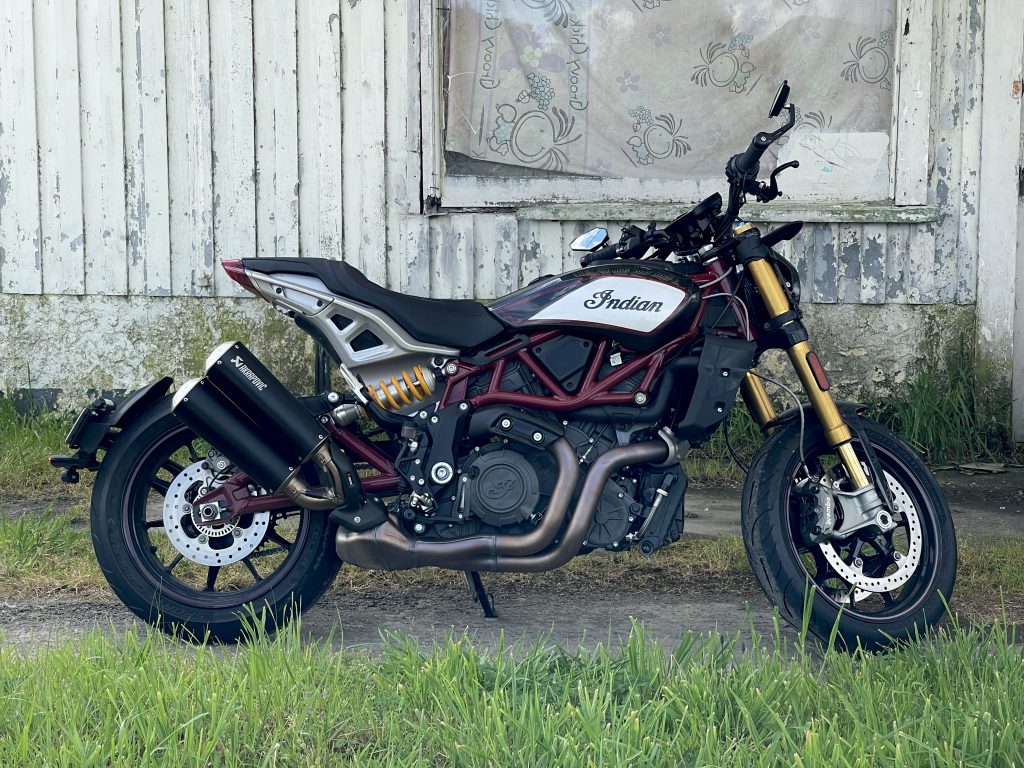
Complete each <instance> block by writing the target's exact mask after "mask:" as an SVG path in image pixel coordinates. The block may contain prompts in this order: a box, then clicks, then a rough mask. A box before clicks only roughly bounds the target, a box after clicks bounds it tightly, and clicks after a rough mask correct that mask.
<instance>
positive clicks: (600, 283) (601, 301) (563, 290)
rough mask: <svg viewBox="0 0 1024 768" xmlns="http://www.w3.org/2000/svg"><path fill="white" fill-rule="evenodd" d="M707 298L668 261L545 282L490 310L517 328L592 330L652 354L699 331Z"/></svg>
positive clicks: (619, 265)
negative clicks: (675, 340) (697, 326)
mask: <svg viewBox="0 0 1024 768" xmlns="http://www.w3.org/2000/svg"><path fill="white" fill-rule="evenodd" d="M700 303H701V296H700V291H699V290H698V288H697V285H696V284H695V283H694V282H693V280H691V279H690V278H689V277H687V276H685V275H682V274H679V273H678V272H676V271H675V270H673V269H672V266H671V265H669V264H665V263H663V262H661V263H658V264H657V265H648V264H644V263H642V262H613V263H610V264H599V265H596V266H593V267H588V268H586V269H580V270H577V271H575V272H567V273H565V274H564V275H557V276H553V277H544V278H540V279H539V280H537V281H535V282H534V283H532V284H531V285H528V286H527V287H525V288H523V289H521V290H519V291H516V292H515V293H510V294H509V295H508V296H503V297H502V298H500V299H498V300H496V301H495V302H493V303H491V304H490V305H488V309H489V310H490V311H491V312H492V313H494V314H495V315H497V316H498V317H499V318H500V319H501V320H503V321H504V322H505V323H506V324H508V325H509V326H511V327H513V328H522V329H524V330H526V329H540V328H565V329H573V330H575V331H576V332H579V330H580V329H591V330H593V331H595V332H597V333H599V334H601V335H603V336H608V337H610V338H613V339H615V340H617V341H619V343H621V344H622V345H623V346H625V347H627V348H629V349H634V350H636V351H638V352H648V351H650V350H653V349H657V348H658V347H660V346H663V345H664V344H666V343H667V342H669V341H671V340H672V339H675V338H678V337H679V336H681V335H684V334H686V333H687V332H689V331H691V330H695V329H696V324H697V318H698V315H699V312H700Z"/></svg>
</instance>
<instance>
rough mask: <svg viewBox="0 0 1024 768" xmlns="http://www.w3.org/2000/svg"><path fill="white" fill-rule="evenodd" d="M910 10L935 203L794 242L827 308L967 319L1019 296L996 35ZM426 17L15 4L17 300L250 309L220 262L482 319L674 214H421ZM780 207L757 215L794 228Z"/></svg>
mask: <svg viewBox="0 0 1024 768" xmlns="http://www.w3.org/2000/svg"><path fill="white" fill-rule="evenodd" d="M902 2H903V11H902V12H903V13H904V14H905V15H906V18H907V19H908V21H909V22H912V23H910V24H907V25H905V28H904V34H905V36H907V37H908V39H909V40H913V41H914V44H915V45H916V46H917V47H916V48H913V50H914V51H915V52H916V53H915V54H914V55H916V56H917V57H918V60H919V61H918V64H920V63H921V61H920V60H921V56H922V54H921V51H922V50H924V51H925V52H926V54H925V57H926V58H925V59H924V60H923V63H924V65H925V66H924V68H923V71H924V72H926V73H929V74H928V75H926V81H925V82H924V83H921V82H913V83H905V84H904V86H902V87H909V88H911V89H912V90H913V94H916V95H918V96H920V98H918V99H917V100H916V101H915V100H914V99H910V100H909V101H907V102H906V103H909V104H911V106H912V108H913V109H914V110H918V111H920V110H925V111H927V112H928V127H929V131H928V134H929V137H930V138H929V142H928V144H927V146H924V145H923V144H922V143H920V142H918V143H917V144H914V145H912V146H909V145H908V146H906V147H904V148H903V149H902V150H900V153H898V156H897V158H896V173H897V175H898V174H900V173H906V174H917V175H920V174H921V173H926V174H927V179H926V182H927V183H926V185H924V186H923V187H921V189H925V190H926V198H921V199H917V198H915V199H914V200H911V201H902V202H913V203H915V204H916V211H917V213H916V214H915V215H914V216H910V217H907V216H904V215H902V214H901V213H899V211H898V209H897V208H896V207H895V206H892V205H890V206H888V212H884V213H883V214H881V215H880V214H879V213H878V211H874V212H872V211H865V210H858V209H855V208H853V207H846V208H844V207H842V206H838V207H833V208H830V207H829V206H821V207H820V208H819V209H818V211H817V214H818V215H817V216H812V218H811V223H810V224H809V225H808V226H807V227H806V228H805V229H804V231H803V232H802V233H801V235H800V236H799V237H798V238H797V240H795V241H794V242H793V243H791V244H789V245H788V246H787V255H788V256H789V257H790V258H792V259H793V260H794V261H795V262H796V263H797V264H798V265H799V267H800V270H801V273H802V276H803V280H804V285H805V296H806V297H807V298H806V299H805V300H809V301H810V302H814V303H822V304H840V303H847V304H864V305H883V304H885V305H888V304H893V305H919V304H967V305H971V304H974V303H975V301H976V299H977V290H978V286H979V283H980V284H983V285H985V284H988V285H998V284H1000V281H1002V286H1003V287H1004V288H1005V287H1006V281H1005V280H1003V279H1002V275H1003V274H1004V271H1003V270H1002V268H1001V267H999V268H996V267H993V268H990V269H989V274H987V275H981V276H980V277H979V274H978V265H979V210H981V209H982V208H983V206H982V205H980V202H979V201H980V200H981V197H982V194H981V190H982V187H983V184H982V181H981V178H980V177H981V169H982V151H981V145H982V119H981V118H982V111H983V106H984V100H983V98H982V97H983V94H982V82H983V81H984V82H989V80H990V75H991V73H989V72H984V71H983V67H984V63H985V62H986V61H996V57H992V56H988V57H986V56H985V45H984V38H985V30H986V29H989V30H992V29H1000V25H999V19H998V18H990V19H987V20H986V18H985V12H986V11H985V9H986V2H985V0H902ZM987 5H988V7H989V11H990V12H993V11H992V9H993V8H997V9H998V8H1004V11H1003V12H1004V13H1009V11H1005V9H1006V8H1009V9H1010V10H1011V11H1012V10H1013V8H1014V7H1016V6H1015V4H1014V3H1013V2H1012V0H998V2H989V3H988V4H987ZM431 6H432V3H431V2H428V1H427V0H120V2H119V3H118V2H113V1H112V0H0V293H6V294H14V295H16V294H44V295H68V296H84V297H86V298H88V297H93V296H98V295H107V296H109V297H118V296H129V297H134V296H146V297H162V296H175V297H217V296H239V295H242V292H241V291H240V289H238V288H237V286H235V285H234V284H233V283H232V282H231V281H230V280H228V279H227V278H226V276H225V275H224V274H223V271H222V270H220V269H219V267H218V263H219V262H220V261H221V260H223V259H235V258H244V257H250V256H321V257H327V258H344V259H345V260H346V261H348V262H349V263H351V264H353V265H355V266H356V267H358V268H359V269H362V270H363V271H364V272H365V273H366V274H367V276H368V277H370V278H371V279H373V280H375V281H377V282H380V283H383V284H386V285H388V286H390V287H391V288H393V289H396V290H401V291H405V292H408V293H412V294H419V295H432V296H437V297H460V298H461V297H476V298H481V299H486V298H491V297H494V296H498V295H501V294H504V293H507V292H509V291H512V290H514V289H516V288H517V287H519V286H520V285H522V284H523V283H525V282H528V281H530V280H532V279H533V278H535V277H537V276H539V275H541V274H544V273H548V272H556V271H561V270H563V269H567V268H570V267H572V266H574V265H575V261H574V259H573V258H572V257H570V256H569V255H568V248H567V245H568V243H569V241H570V240H571V239H572V238H573V237H574V236H575V235H576V234H577V233H579V232H581V231H583V230H585V229H586V228H589V227H590V226H591V225H593V224H596V223H600V224H604V225H607V226H609V227H610V228H611V229H612V230H613V231H614V229H615V228H616V227H617V226H619V225H621V224H622V223H624V222H625V220H627V219H629V218H635V219H637V220H639V221H644V220H645V219H646V220H650V218H656V219H659V220H662V221H663V220H665V218H667V217H668V215H669V214H670V213H671V212H672V211H671V208H670V207H668V206H664V205H661V206H650V207H649V208H650V210H648V209H645V208H644V206H642V205H634V204H632V201H625V202H624V203H623V205H622V206H618V205H616V204H608V203H607V202H605V203H604V204H603V205H594V206H589V207H588V208H580V207H578V206H577V207H576V208H569V207H563V208H561V209H560V208H559V207H558V206H554V205H550V204H548V201H545V200H527V201H524V202H523V203H522V204H521V205H518V206H509V205H489V204H487V198H486V195H485V193H484V192H481V194H480V195H479V196H478V205H477V206H475V207H473V208H463V209H447V208H444V207H443V206H444V205H445V201H444V195H443V194H442V200H441V204H442V209H441V212H440V213H439V214H437V215H431V216H425V215H423V213H422V203H421V201H422V199H423V196H424V189H423V187H424V184H423V181H422V176H423V171H422V168H423V162H424V156H426V160H427V164H428V166H430V167H433V165H436V162H435V161H436V155H437V147H436V146H435V144H436V141H437V140H436V139H434V138H433V136H434V134H433V131H434V127H433V126H432V125H431V124H430V123H429V122H427V123H424V122H423V121H422V119H421V112H425V111H429V106H430V105H429V103H428V101H429V100H427V101H425V100H424V99H423V98H422V94H423V93H425V92H428V91H429V89H431V88H432V87H434V86H433V84H432V80H431V77H432V72H431V71H430V70H429V67H422V66H421V47H422V46H421V39H422V38H423V36H424V35H425V34H427V33H428V32H429V30H430V23H429V21H430V20H429V19H428V18H426V15H425V13H424V11H425V10H429V8H430V7H431ZM1011 15H1012V14H1011ZM1014 18H1016V17H1015V16H1014ZM922 30H924V31H922ZM928 30H930V36H931V46H930V48H929V47H928V42H927V37H928V35H927V34H926V32H927V31H928ZM1005 34H1006V35H1007V40H1009V38H1010V37H1012V36H1013V35H1016V36H1017V37H1020V30H1019V28H1018V29H1015V30H1013V29H1011V30H1008V31H1006V32H1005ZM1018 47H1019V46H1018ZM1003 74H1004V75H1005V74H1006V73H1003ZM983 75H984V77H983ZM1017 76H1019V75H1017ZM927 77H930V82H928V81H927ZM997 97H999V94H996V96H995V97H987V98H997ZM918 102H921V103H918ZM1018 103H1019V102H1018ZM424 126H425V128H424ZM424 130H425V131H426V132H425V133H424ZM424 136H425V137H426V138H425V139H424ZM1015 161H1016V158H1008V160H1007V163H1008V164H1010V163H1013V162H1015ZM901 163H902V165H901ZM1008 167H1009V166H1008ZM901 169H902V170H901ZM915 178H916V177H915ZM493 183H494V182H493V180H492V182H491V184H492V185H493ZM427 186H430V187H432V186H433V181H431V183H430V184H428V185H427ZM430 193H431V194H433V190H432V189H431V190H430ZM689 202H693V201H680V207H682V206H684V205H686V204H687V203H689ZM894 202H896V203H900V202H901V200H899V199H897V200H895V201H894ZM922 204H923V205H922ZM783 208H784V207H780V206H776V207H775V208H772V207H769V208H768V209H767V210H768V211H776V213H769V212H764V213H762V214H761V217H760V218H762V219H768V220H772V218H773V217H775V220H776V221H783V220H788V219H789V218H799V217H800V216H797V215H796V214H794V215H792V216H789V215H787V214H786V213H785V211H784V210H783ZM804 214H806V211H805V212H804ZM1000 253H1002V251H1000ZM1004 260H1005V259H1004ZM997 261H998V259H997ZM989 263H990V262H986V261H985V260H984V259H982V264H983V265H986V264H989ZM986 268H988V267H986ZM986 281H987V282H986ZM1008 290H1009V297H1010V299H1007V296H1006V295H1005V294H1006V291H1003V293H1001V294H1000V297H1001V298H1000V301H1002V302H1004V303H1005V301H1007V300H1012V296H1013V288H1012V281H1011V284H1010V287H1009V289H1008ZM6 306H8V307H10V306H13V305H11V304H9V303H8V304H7V305H6ZM138 306H140V305H139V304H137V303H131V302H126V303H125V311H126V312H134V311H136V309H135V307H138ZM999 306H1003V304H1000V305H999ZM3 321H4V318H0V324H2V323H3ZM39 322H40V323H42V322H43V320H40V321H39ZM20 327H23V328H25V329H26V332H28V329H27V327H26V326H20ZM881 330H882V332H883V333H884V330H885V329H881ZM34 333H37V334H38V333H41V331H39V332H34ZM22 342H23V343H24V342H25V340H22ZM892 343H894V344H900V343H909V342H906V341H905V339H893V342H892ZM173 353H174V350H168V354H173ZM826 353H827V350H826ZM0 367H2V363H0ZM1020 378H1024V376H1018V379H1020ZM137 383H141V382H125V385H126V386H131V385H133V384H137ZM51 384H52V385H55V386H59V385H60V381H59V377H58V376H57V375H56V374H55V377H54V381H53V382H51Z"/></svg>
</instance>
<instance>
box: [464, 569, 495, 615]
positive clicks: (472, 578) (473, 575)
mask: <svg viewBox="0 0 1024 768" xmlns="http://www.w3.org/2000/svg"><path fill="white" fill-rule="evenodd" d="M466 581H467V582H468V583H469V586H470V587H471V588H472V590H473V593H474V599H475V600H476V601H477V602H478V603H480V607H481V608H483V609H484V617H485V618H488V619H496V618H498V614H496V613H495V612H494V605H493V604H492V603H491V596H490V595H488V594H487V590H485V589H484V583H483V582H482V581H481V580H480V572H479V571H466Z"/></svg>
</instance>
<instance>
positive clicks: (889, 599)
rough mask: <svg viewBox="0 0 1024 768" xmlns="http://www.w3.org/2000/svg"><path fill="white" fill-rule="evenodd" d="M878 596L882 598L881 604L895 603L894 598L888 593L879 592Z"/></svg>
mask: <svg viewBox="0 0 1024 768" xmlns="http://www.w3.org/2000/svg"><path fill="white" fill-rule="evenodd" d="M879 594H880V595H881V596H882V602H883V603H885V604H886V605H892V604H893V603H895V602H896V598H894V597H893V596H892V595H891V594H889V593H888V592H879Z"/></svg>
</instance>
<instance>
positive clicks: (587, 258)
mask: <svg viewBox="0 0 1024 768" xmlns="http://www.w3.org/2000/svg"><path fill="white" fill-rule="evenodd" d="M618 255H619V254H618V252H617V251H616V250H615V246H614V245H606V246H605V247H604V248H601V249H600V250H597V251H594V252H593V253H587V254H584V255H583V256H581V257H580V266H581V267H589V266H590V265H591V264H593V263H594V262H595V261H607V260H608V259H614V258H615V257H616V256H618Z"/></svg>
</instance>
